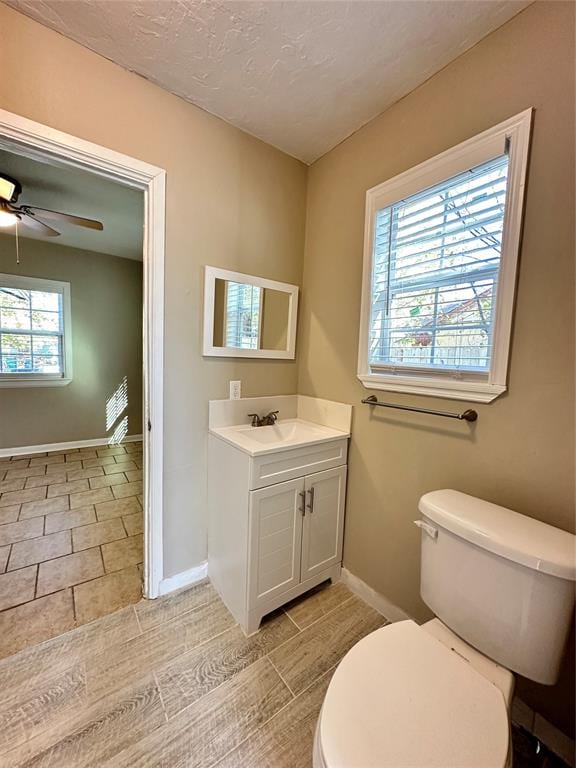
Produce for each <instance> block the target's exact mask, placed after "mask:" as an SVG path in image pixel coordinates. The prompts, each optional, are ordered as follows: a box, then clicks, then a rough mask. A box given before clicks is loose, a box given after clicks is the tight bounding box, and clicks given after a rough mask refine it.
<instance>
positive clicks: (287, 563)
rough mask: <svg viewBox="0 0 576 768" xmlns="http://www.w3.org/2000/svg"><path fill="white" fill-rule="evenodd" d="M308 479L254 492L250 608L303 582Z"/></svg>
mask: <svg viewBox="0 0 576 768" xmlns="http://www.w3.org/2000/svg"><path fill="white" fill-rule="evenodd" d="M303 511H304V478H298V479H297V480H289V481H288V482H286V483H278V484H277V485H272V486H269V487H268V488H262V489H260V490H258V491H251V492H250V533H249V542H250V543H249V547H250V551H249V554H248V563H249V575H248V590H249V591H248V594H249V606H250V607H251V608H253V607H257V606H258V605H262V604H265V603H267V602H268V601H270V600H272V599H274V598H275V597H276V596H277V595H279V594H281V593H283V592H286V591H287V590H289V589H291V588H292V587H295V586H297V585H298V584H299V583H300V563H301V559H300V556H301V544H302V520H303Z"/></svg>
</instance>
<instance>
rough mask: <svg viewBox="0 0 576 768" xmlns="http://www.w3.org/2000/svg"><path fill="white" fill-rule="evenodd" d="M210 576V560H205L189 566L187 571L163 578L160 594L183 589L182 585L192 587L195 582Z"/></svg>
mask: <svg viewBox="0 0 576 768" xmlns="http://www.w3.org/2000/svg"><path fill="white" fill-rule="evenodd" d="M207 576H208V561H207V560H205V561H204V562H203V563H200V565H196V566H194V568H189V569H188V570H187V571H182V572H181V573H176V574H175V575H174V576H169V577H168V578H166V579H162V581H161V582H160V587H159V590H158V595H167V594H169V593H170V592H174V590H176V589H182V587H191V586H192V585H193V584H197V583H198V582H199V581H203V580H204V579H205V578H206V577H207Z"/></svg>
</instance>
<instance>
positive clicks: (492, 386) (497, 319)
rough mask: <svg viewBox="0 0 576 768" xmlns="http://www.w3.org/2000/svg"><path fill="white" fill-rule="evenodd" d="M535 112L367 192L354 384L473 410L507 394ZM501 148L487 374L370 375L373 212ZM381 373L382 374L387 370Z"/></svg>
mask: <svg viewBox="0 0 576 768" xmlns="http://www.w3.org/2000/svg"><path fill="white" fill-rule="evenodd" d="M532 112H533V110H532V109H527V110H525V111H524V112H520V114H518V115H515V116H514V117H511V118H509V119H508V120H505V121H504V122H502V123H499V124H498V125H496V126H494V127H493V128H490V129H488V130H487V131H484V132H483V133H480V134H478V135H477V136H474V137H473V138H471V139H468V140H467V141H464V142H462V143H461V144H458V145H457V146H455V147H452V148H451V149H449V150H447V151H446V152H442V153H441V154H440V155H437V156H436V157H433V158H431V159H430V160H426V161H425V162H423V163H420V165H417V166H415V167H414V168H411V169H410V170H408V171H406V172H404V173H401V174H400V175H398V176H395V177H394V178H392V179H389V180H388V181H385V182H384V183H382V184H379V185H378V186H376V187H373V188H372V189H369V190H368V192H367V193H366V218H365V227H364V263H363V277H362V308H361V314H360V338H359V347H358V378H359V379H360V381H361V382H362V384H363V385H364V386H365V387H366V388H367V389H382V390H388V391H391V392H403V393H406V394H415V395H430V396H433V397H445V398H451V399H455V400H470V401H472V402H477V403H489V402H491V401H492V400H494V399H495V398H497V397H498V396H499V395H501V394H502V393H503V392H505V391H506V388H507V377H508V362H509V352H510V339H511V331H512V319H513V312H514V298H515V292H516V274H517V264H518V254H519V249H520V239H521V231H522V212H523V207H524V190H525V183H526V170H527V167H528V150H529V144H530V129H531V123H532ZM506 147H507V151H508V155H509V164H508V184H507V191H506V211H505V215H504V224H503V233H502V250H501V256H500V272H499V279H498V287H497V295H496V306H495V310H494V320H493V348H492V357H491V363H490V370H489V372H488V373H486V374H478V373H468V372H465V371H432V370H430V371H425V372H422V370H418V371H416V370H415V371H413V372H411V371H409V370H406V369H404V368H400V367H399V366H398V367H394V366H393V365H390V366H389V367H388V368H387V370H386V371H385V372H382V373H380V372H375V371H373V370H372V368H371V366H370V363H369V344H370V341H369V337H370V319H371V308H372V270H373V257H374V246H373V239H374V231H375V226H374V225H375V216H376V213H377V211H379V210H381V209H382V208H386V207H388V206H390V205H392V204H394V203H397V202H398V201H400V200H402V199H404V198H406V197H409V196H410V195H413V194H415V193H417V192H420V191H422V190H424V189H427V188H429V187H432V186H434V185H435V184H438V183H440V182H442V181H443V180H445V179H449V178H451V177H452V176H456V175H457V174H459V173H462V172H464V171H466V170H468V169H470V168H473V167H475V166H477V165H480V164H481V163H483V162H485V161H487V160H489V159H491V158H493V157H497V156H498V155H499V154H502V153H503V151H504V149H505V148H506ZM378 367H379V368H382V369H383V368H385V367H386V366H378Z"/></svg>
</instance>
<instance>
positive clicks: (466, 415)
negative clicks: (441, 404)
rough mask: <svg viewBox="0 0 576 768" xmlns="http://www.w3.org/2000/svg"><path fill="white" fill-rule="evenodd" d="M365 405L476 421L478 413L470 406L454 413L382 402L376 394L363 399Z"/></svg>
mask: <svg viewBox="0 0 576 768" xmlns="http://www.w3.org/2000/svg"><path fill="white" fill-rule="evenodd" d="M362 402H363V403H364V405H377V406H380V407H381V408H395V409H396V410H398V411H415V412H416V413H429V414H431V415H432V416H446V418H448V419H458V420H459V421H476V419H477V418H478V414H477V412H476V411H473V410H472V409H471V408H468V409H467V410H466V411H462V413H453V412H452V411H433V410H431V409H430V408H414V406H412V405H394V404H393V403H381V402H380V401H379V400H378V398H377V397H376V395H370V397H367V398H365V399H364V400H362Z"/></svg>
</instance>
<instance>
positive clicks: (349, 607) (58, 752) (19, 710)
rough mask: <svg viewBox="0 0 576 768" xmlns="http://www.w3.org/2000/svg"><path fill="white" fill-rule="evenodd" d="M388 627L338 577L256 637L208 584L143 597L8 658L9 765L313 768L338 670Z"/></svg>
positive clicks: (526, 755) (4, 737) (5, 719)
mask: <svg viewBox="0 0 576 768" xmlns="http://www.w3.org/2000/svg"><path fill="white" fill-rule="evenodd" d="M384 623H385V620H384V619H383V618H382V616H380V615H379V614H378V613H376V612H375V611H374V610H373V609H372V608H370V607H369V606H367V605H366V604H364V603H363V602H362V601H361V600H360V599H359V598H357V597H355V596H353V595H352V594H351V593H350V592H349V591H348V590H347V588H346V587H345V586H344V585H342V584H336V585H324V586H323V587H320V588H318V589H316V590H314V591H312V592H311V593H308V594H307V595H304V596H303V597H302V598H299V599H298V600H296V601H294V602H293V603H291V604H290V605H289V606H287V607H286V608H285V609H284V610H279V611H276V612H275V613H274V614H272V615H271V616H270V617H268V618H267V619H266V620H265V621H264V623H263V625H262V628H261V630H260V632H259V633H258V634H256V635H254V636H252V637H250V638H246V637H245V636H244V635H243V633H242V632H241V631H240V629H239V627H238V625H237V624H236V623H235V622H234V620H233V618H232V616H231V615H230V614H229V613H228V611H227V610H226V608H225V607H224V605H223V603H222V602H221V600H220V599H219V598H218V596H217V594H216V593H215V591H214V589H213V588H212V586H211V585H210V583H209V582H208V581H205V582H203V583H201V584H198V585H196V586H194V587H191V588H189V589H186V590H182V591H180V592H177V593H174V594H172V595H169V596H167V597H164V598H159V599H158V600H154V601H147V600H142V601H140V602H139V603H137V604H136V605H133V606H130V607H126V608H123V609H122V610H120V611H118V612H116V613H114V614H111V615H108V616H104V617H102V618H100V619H98V620H96V621H94V622H91V623H89V624H85V625H83V626H81V627H78V628H76V629H74V630H72V631H71V632H68V633H66V634H64V635H61V636H60V637H57V638H54V639H52V640H48V641H46V642H44V643H42V644H39V645H37V646H34V647H30V648H26V649H25V650H23V651H21V652H20V653H18V654H16V655H14V656H12V657H10V658H7V659H4V660H2V661H0V690H1V691H2V697H0V724H1V727H0V764H1V765H2V767H3V768H11V767H12V766H36V767H38V766H50V767H52V768H53V767H54V766H58V768H82V766H98V767H100V766H118V767H121V768H127V767H128V766H147V767H151V766H158V767H160V766H162V768H178V767H179V766H187V767H188V768H216V767H217V768H311V765H312V760H311V751H312V740H313V734H314V729H315V726H316V720H317V717H318V712H319V710H320V706H321V704H322V700H323V697H324V693H325V691H326V688H327V686H328V683H329V681H330V677H331V675H332V673H333V671H334V669H335V667H336V665H337V664H338V662H339V661H340V659H341V658H342V656H343V655H344V654H345V653H346V651H347V650H348V649H349V648H350V647H351V646H352V645H354V644H355V643H356V642H357V641H358V640H359V639H360V638H361V637H363V636H364V635H365V634H367V633H368V632H371V631H372V630H374V629H376V628H377V627H379V626H381V625H382V624H384ZM514 746H515V760H516V762H515V768H563V764H562V762H561V761H559V760H558V759H557V758H555V757H554V756H553V755H552V754H551V753H549V752H548V751H547V750H545V749H543V748H541V749H540V751H539V752H537V751H536V742H535V741H534V740H533V739H532V737H531V736H529V735H528V734H525V733H524V732H523V731H521V730H520V729H514ZM350 768H364V766H350ZM458 768H466V766H459V767H458ZM487 768H488V767H487Z"/></svg>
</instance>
